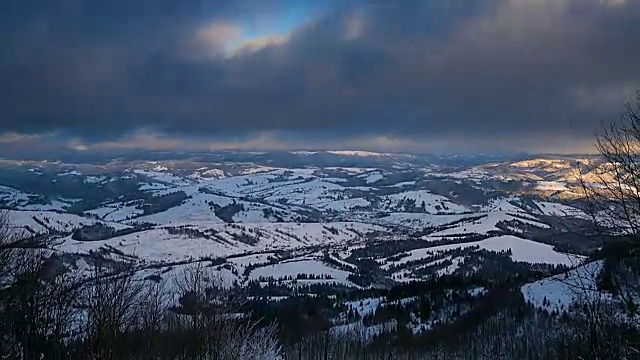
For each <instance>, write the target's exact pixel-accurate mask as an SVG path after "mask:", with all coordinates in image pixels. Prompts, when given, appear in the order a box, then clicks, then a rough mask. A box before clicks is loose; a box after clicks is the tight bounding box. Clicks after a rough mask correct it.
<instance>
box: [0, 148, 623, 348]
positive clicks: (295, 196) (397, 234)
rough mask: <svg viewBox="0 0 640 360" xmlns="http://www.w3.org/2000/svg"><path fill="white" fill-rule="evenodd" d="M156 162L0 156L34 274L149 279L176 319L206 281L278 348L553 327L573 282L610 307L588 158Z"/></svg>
mask: <svg viewBox="0 0 640 360" xmlns="http://www.w3.org/2000/svg"><path fill="white" fill-rule="evenodd" d="M164 156H167V155H166V154H146V155H142V156H140V157H142V158H144V157H147V158H148V159H146V160H145V159H143V160H140V159H139V158H136V159H135V160H129V159H127V158H119V159H104V160H93V161H91V162H89V161H77V160H76V161H69V162H62V161H55V162H51V161H40V160H29V161H22V160H21V161H13V160H5V161H4V162H3V164H2V170H1V172H0V181H1V183H2V186H1V187H0V191H1V192H0V201H1V203H2V207H3V208H4V209H5V219H6V224H7V225H9V226H10V231H11V233H14V234H19V235H20V238H23V239H28V240H29V241H35V242H37V243H38V244H42V246H44V248H45V249H46V250H45V256H46V261H45V263H46V264H47V265H46V268H51V267H53V268H54V269H55V271H54V270H51V269H50V270H48V271H54V272H59V271H62V272H64V273H65V274H66V275H65V276H68V277H69V278H71V279H73V281H75V282H83V281H91V279H95V277H96V276H98V275H99V274H100V273H103V275H104V276H114V274H118V273H126V274H127V279H128V281H131V282H133V283H136V284H138V285H137V286H154V287H155V286H158V287H161V292H162V299H164V300H162V303H163V306H166V307H167V308H169V309H174V310H172V311H178V310H175V309H177V308H183V310H182V311H187V310H185V309H188V307H189V305H188V304H189V302H188V300H187V299H188V296H187V295H188V294H189V293H190V292H191V291H192V290H193V289H187V288H186V287H185V286H186V284H187V283H190V282H189V281H187V280H186V279H192V280H193V277H197V276H202V277H203V278H204V279H206V281H205V283H206V287H207V288H209V287H210V288H212V289H213V288H215V289H218V290H217V291H218V292H222V293H225V294H234V295H235V296H242V297H243V298H244V300H243V301H242V302H240V303H238V304H237V308H234V309H233V312H234V313H244V314H245V315H247V316H252V317H254V318H255V319H256V320H259V322H260V323H261V324H263V325H264V324H278V325H276V326H281V327H282V328H281V329H280V336H282V337H283V339H285V340H284V341H285V342H291V344H298V345H295V346H294V347H293V348H291V349H289V350H288V351H290V354H289V356H294V355H295V354H296V351H297V353H298V354H301V353H303V352H305V353H306V354H307V355H305V356H311V355H310V354H311V353H313V352H315V351H319V349H315V348H314V347H313V346H314V345H313V344H314V343H313V342H312V340H310V339H315V340H313V341H319V340H317V339H318V336H320V337H321V338H322V337H324V339H325V340H323V341H336V340H335V339H337V338H342V339H351V337H355V338H357V339H358V341H359V342H361V344H362V346H363V348H366V347H367V346H373V347H374V348H375V346H376V344H378V345H377V346H379V345H380V344H385V343H387V342H388V341H392V342H395V341H409V342H411V341H414V342H416V343H420V342H421V341H435V340H434V339H438V338H440V337H442V336H444V335H442V334H443V333H444V334H446V333H447V331H452V330H451V329H456V328H457V327H459V326H462V325H461V324H465V323H466V322H468V321H470V320H469V318H473V316H484V317H488V319H489V320H483V321H485V322H486V321H496V320H495V318H496V317H497V318H500V316H504V315H505V314H508V313H509V312H511V311H516V310H517V311H518V312H527V313H529V315H526V316H525V315H522V314H520V315H519V316H520V318H519V321H525V320H526V319H529V317H531V316H534V315H531V314H537V315H535V316H534V318H537V317H539V316H542V317H543V319H546V318H547V317H549V318H550V319H553V318H558V319H559V318H561V317H562V316H566V314H567V313H568V312H571V311H573V310H572V309H574V308H575V307H576V306H582V305H583V304H582V303H581V302H582V301H584V293H585V291H586V292H587V293H588V295H589V296H597V297H598V299H601V298H603V297H604V298H607V299H610V300H609V301H613V300H611V296H612V295H611V294H609V295H607V293H606V292H602V293H601V291H602V290H601V289H600V288H599V287H598V285H597V283H598V282H599V281H601V273H602V269H603V260H602V255H600V256H599V257H598V255H595V257H594V254H598V253H599V252H600V251H601V250H602V246H603V244H604V245H606V246H609V245H610V244H613V245H615V244H618V243H619V241H618V240H616V239H617V237H615V236H612V237H609V238H607V237H603V234H602V233H600V232H597V231H596V230H595V224H594V222H593V220H592V215H593V213H592V212H590V208H589V207H588V206H587V202H586V201H585V198H584V196H585V189H584V186H585V181H592V183H593V184H596V183H597V179H598V178H599V177H600V176H599V174H600V172H599V169H602V168H603V167H605V162H603V160H602V158H600V157H596V156H549V155H547V156H538V157H535V156H525V155H518V156H482V155H478V156H473V157H470V156H469V157H463V156H445V155H442V156H434V155H413V154H388V153H374V152H350V151H340V152H323V151H319V152H252V153H246V152H220V153H208V154H199V153H190V154H181V155H175V157H173V158H166V159H162V157H164ZM316 164H323V165H322V166H318V165H316ZM596 215H597V216H601V217H605V214H604V211H601V212H600V213H599V214H596ZM121 285H122V284H121ZM192 285H193V284H192ZM122 286H124V285H122ZM127 286H131V284H129V285H127ZM203 286H205V285H203ZM187 290H188V291H187ZM239 294H241V295H239ZM185 296H186V297H185ZM494 305H495V306H494ZM287 312H296V313H297V312H310V313H309V314H308V315H306V316H305V318H304V320H301V319H295V320H294V319H292V318H290V317H287V316H285V315H284V314H286V313H287ZM249 314H250V315H249ZM542 314H544V315H542ZM492 316H493V317H492ZM491 319H493V320H491ZM267 320H268V321H267ZM507 320H508V319H503V321H507ZM535 321H546V322H548V323H545V325H544V326H542V327H541V329H546V330H545V331H547V330H550V329H548V328H545V326H548V327H551V328H552V327H553V326H560V325H558V324H555V325H554V324H553V321H552V320H549V319H546V320H541V319H537V320H535ZM482 323H483V322H481V324H482ZM466 326H469V328H470V329H474V327H475V326H479V325H473V326H471V325H466ZM501 326H503V328H500V329H502V330H504V329H508V326H515V325H514V324H501ZM290 329H299V330H296V331H299V332H298V333H296V335H287V334H288V332H289V331H290ZM467 331H470V330H467ZM476 331H477V330H476ZM556 331H559V330H556ZM356 334H357V336H356ZM533 335H534V334H533V333H523V335H522V336H523V337H528V336H533ZM496 336H498V335H496ZM502 336H506V334H503V335H502ZM329 339H333V340H329ZM393 339H396V340H393ZM411 339H413V340H411ZM420 339H422V340H420ZM512 340H513V339H512ZM547 341H552V337H550V338H549V339H547ZM315 346H318V345H317V344H316V345H315ZM407 346H408V345H407ZM440 346H442V345H440ZM478 346H485V347H486V346H488V345H487V344H484V345H478ZM531 346H533V345H531ZM534 348H535V346H534ZM487 349H488V348H487ZM333 350H335V349H333ZM538 350H540V349H538ZM538 350H536V351H538ZM327 351H328V350H327ZM425 351H426V350H425ZM430 351H431V350H430ZM438 351H444V348H438ZM465 351H467V350H465ZM478 351H480V350H478ZM519 351H523V350H522V349H519ZM309 358H312V357H309Z"/></svg>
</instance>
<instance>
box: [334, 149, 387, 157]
mask: <svg viewBox="0 0 640 360" xmlns="http://www.w3.org/2000/svg"><path fill="white" fill-rule="evenodd" d="M327 153H329V154H334V155H342V156H360V157H379V156H384V155H385V154H381V153H376V152H371V151H354V150H340V151H327Z"/></svg>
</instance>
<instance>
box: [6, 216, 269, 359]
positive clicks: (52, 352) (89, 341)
mask: <svg viewBox="0 0 640 360" xmlns="http://www.w3.org/2000/svg"><path fill="white" fill-rule="evenodd" d="M10 229H11V228H10V226H9V223H8V217H7V216H6V214H3V216H1V217H0V357H2V358H7V359H150V358H153V359H207V360H208V359H220V360H223V359H251V360H268V359H276V358H277V357H278V354H279V351H280V347H279V345H278V341H277V339H276V336H275V335H276V333H275V328H274V327H273V326H269V325H268V324H264V325H260V326H258V323H257V322H256V321H252V320H251V319H249V318H248V317H246V316H243V315H236V314H235V312H236V309H237V308H239V307H240V305H241V304H240V302H239V299H238V298H237V297H235V296H234V293H233V292H231V291H223V290H220V289H218V288H216V286H215V284H216V280H215V279H214V278H212V277H211V276H210V275H208V272H207V271H205V268H204V267H202V266H194V267H190V268H186V269H187V270H185V271H184V272H182V273H181V274H180V275H176V276H175V278H174V279H173V281H168V280H165V281H162V280H160V279H159V280H158V281H157V282H153V281H149V280H143V279H141V278H140V277H139V276H136V274H135V272H134V270H133V269H132V268H130V267H127V266H126V265H122V264H113V263H101V262H96V263H95V266H94V267H93V270H92V271H91V273H90V274H84V275H79V274H78V273H73V272H69V271H67V268H66V267H65V266H64V264H62V263H61V262H60V261H59V259H57V258H56V257H54V256H53V257H52V256H51V254H50V251H49V250H48V249H47V248H46V247H45V246H44V244H43V243H41V242H38V241H36V240H33V239H26V240H25V239H23V238H21V237H19V236H16V235H15V234H13V233H11V230H10ZM174 295H175V296H177V298H179V299H180V300H179V302H177V303H176V301H175V300H174V299H175V297H174Z"/></svg>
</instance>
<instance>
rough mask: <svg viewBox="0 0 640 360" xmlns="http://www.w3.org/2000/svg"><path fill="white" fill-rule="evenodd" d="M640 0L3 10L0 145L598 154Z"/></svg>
mask: <svg viewBox="0 0 640 360" xmlns="http://www.w3.org/2000/svg"><path fill="white" fill-rule="evenodd" d="M638 34H640V1H639V0H450V1H448V0H401V1H392V0H314V1H309V0H208V1H204V0H110V1H95V0H3V1H2V2H0V121H1V122H0V151H18V150H20V149H29V150H30V151H34V152H43V153H46V152H49V151H52V150H56V149H66V150H69V151H78V152H87V151H138V150H180V151H190V150H194V151H195V150H198V151H200V150H211V151H215V150H323V149H349V150H371V151H390V152H459V153H473V152H522V151H524V152H544V153H552V152H555V153H579V152H592V151H593V144H594V132H596V131H597V130H598V129H599V128H600V126H601V125H602V123H603V122H607V121H611V120H615V119H616V118H617V117H619V115H620V114H621V113H622V112H623V110H624V104H625V102H627V101H634V100H635V98H636V95H635V94H636V91H638V90H640V67H638V61H639V60H638V59H640V37H639V36H638Z"/></svg>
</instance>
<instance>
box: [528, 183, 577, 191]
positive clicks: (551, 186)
mask: <svg viewBox="0 0 640 360" xmlns="http://www.w3.org/2000/svg"><path fill="white" fill-rule="evenodd" d="M536 189H538V190H543V191H567V190H569V189H567V185H566V184H565V183H564V182H560V181H539V182H538V183H537V184H536Z"/></svg>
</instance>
